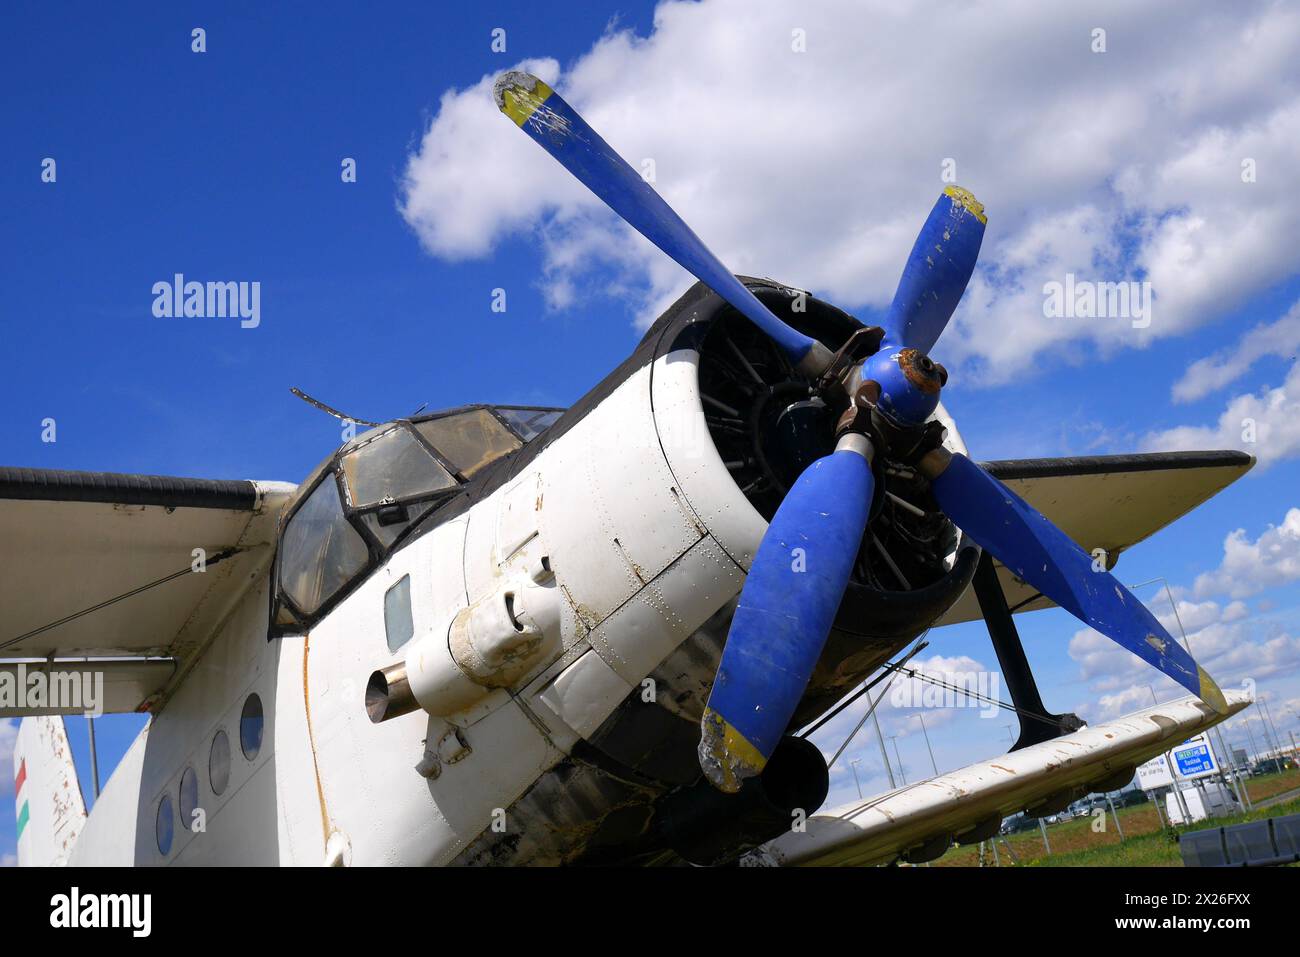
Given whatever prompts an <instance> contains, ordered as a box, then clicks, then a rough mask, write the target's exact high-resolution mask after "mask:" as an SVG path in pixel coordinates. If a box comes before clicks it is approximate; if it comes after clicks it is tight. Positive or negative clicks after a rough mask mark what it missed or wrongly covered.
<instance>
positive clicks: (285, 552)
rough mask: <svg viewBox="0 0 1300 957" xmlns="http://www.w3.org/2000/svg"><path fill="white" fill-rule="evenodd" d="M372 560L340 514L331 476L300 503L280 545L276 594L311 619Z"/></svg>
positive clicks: (364, 544)
mask: <svg viewBox="0 0 1300 957" xmlns="http://www.w3.org/2000/svg"><path fill="white" fill-rule="evenodd" d="M369 557H370V552H369V549H367V548H366V543H365V540H364V539H363V538H362V537H361V536H360V535H359V534H357V530H356V529H355V528H353V527H352V525H351V524H350V523H349V522H348V520H347V518H346V517H345V516H344V514H343V506H342V504H341V503H340V501H339V490H338V487H337V486H336V485H335V484H334V477H333V475H326V476H325V478H324V480H323V481H321V482H320V484H318V485H317V486H316V489H315V491H313V492H312V493H311V495H309V496H308V497H307V500H306V501H305V502H303V503H302V505H301V506H300V507H299V508H298V510H297V511H296V512H294V514H293V518H292V519H291V520H290V522H289V524H288V526H287V527H286V528H285V531H284V537H283V538H282V539H281V541H280V588H281V590H283V591H284V593H285V594H286V595H288V596H289V598H290V599H291V600H292V601H293V603H294V604H295V605H296V606H297V607H298V610H299V611H301V612H302V613H303V614H304V615H311V614H313V613H314V612H315V611H316V609H318V608H320V606H321V605H323V604H324V603H325V602H326V601H328V600H329V599H330V598H332V597H333V596H334V593H335V592H337V591H338V590H339V589H340V588H342V587H343V586H344V585H346V584H347V583H348V581H349V580H350V579H351V578H352V576H353V575H355V574H356V573H357V572H359V571H361V570H362V569H363V568H365V565H366V561H367V560H368V559H369Z"/></svg>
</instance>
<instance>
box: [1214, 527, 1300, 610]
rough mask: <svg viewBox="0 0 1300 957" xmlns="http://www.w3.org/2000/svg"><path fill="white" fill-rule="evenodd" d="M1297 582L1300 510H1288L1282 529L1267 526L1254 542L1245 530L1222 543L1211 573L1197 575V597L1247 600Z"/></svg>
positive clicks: (1237, 532) (1240, 530)
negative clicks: (1214, 596)
mask: <svg viewBox="0 0 1300 957" xmlns="http://www.w3.org/2000/svg"><path fill="white" fill-rule="evenodd" d="M1297 580H1300V508H1291V509H1288V510H1287V513H1286V516H1285V517H1284V518H1283V519H1282V524H1281V525H1270V526H1269V527H1268V528H1267V529H1266V530H1265V531H1263V532H1261V533H1260V535H1259V537H1258V538H1256V539H1255V540H1254V541H1253V542H1252V541H1251V540H1250V539H1249V538H1247V537H1246V530H1245V529H1244V528H1238V529H1235V530H1234V531H1232V532H1229V533H1228V535H1227V537H1226V538H1225V539H1224V540H1223V560H1222V561H1221V562H1220V563H1219V567H1218V568H1216V569H1215V570H1214V571H1211V572H1205V573H1204V574H1202V575H1198V576H1197V578H1196V582H1195V584H1194V585H1193V586H1192V587H1193V591H1194V592H1195V593H1196V595H1197V596H1198V597H1205V596H1209V595H1227V596H1229V597H1230V598H1246V597H1248V596H1250V595H1254V594H1257V593H1259V592H1261V591H1263V590H1264V589H1266V588H1272V587H1274V586H1276V585H1285V584H1287V583H1289V582H1293V581H1297Z"/></svg>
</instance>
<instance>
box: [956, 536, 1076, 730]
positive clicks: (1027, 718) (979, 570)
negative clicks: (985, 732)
mask: <svg viewBox="0 0 1300 957" xmlns="http://www.w3.org/2000/svg"><path fill="white" fill-rule="evenodd" d="M974 585H975V597H976V598H977V599H979V603H980V611H981V612H982V613H983V615H984V623H985V625H986V626H987V627H988V630H989V638H991V639H992V640H993V650H994V651H995V652H996V653H997V656H998V664H999V665H1001V667H1002V677H1003V678H1005V679H1006V682H1007V691H1008V692H1010V694H1011V701H1012V703H1013V704H1014V705H1015V706H1016V710H1017V713H1018V715H1019V718H1020V737H1019V738H1017V739H1016V743H1015V744H1014V745H1012V746H1011V750H1012V751H1019V750H1020V749H1021V748H1027V747H1029V746H1030V745H1031V744H1038V743H1040V742H1042V741H1050V740H1051V739H1052V738H1057V737H1060V736H1061V735H1063V734H1068V733H1069V732H1071V731H1077V730H1078V729H1079V728H1081V727H1083V722H1082V721H1080V720H1079V718H1078V717H1077V716H1076V715H1073V714H1051V713H1049V712H1048V710H1047V708H1045V707H1044V706H1043V699H1042V697H1041V696H1040V695H1039V693H1038V684H1037V682H1035V681H1034V673H1033V671H1031V670H1030V668H1029V659H1028V658H1026V657H1025V648H1024V645H1022V644H1021V643H1020V633H1019V632H1017V631H1016V623H1015V622H1014V621H1013V620H1012V618H1011V610H1010V609H1009V608H1008V607H1007V597H1006V595H1005V594H1004V593H1003V591H1002V585H1001V583H1000V582H999V581H998V574H997V572H996V571H995V570H994V568H993V559H992V557H991V556H990V555H989V553H988V552H984V553H983V554H981V555H980V560H979V564H978V565H977V566H975V579H974Z"/></svg>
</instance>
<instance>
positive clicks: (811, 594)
mask: <svg viewBox="0 0 1300 957" xmlns="http://www.w3.org/2000/svg"><path fill="white" fill-rule="evenodd" d="M872 455H873V451H872V448H871V443H870V442H869V441H867V439H866V438H865V437H863V436H861V435H856V434H852V433H851V434H849V435H846V436H845V437H844V438H842V439H841V440H840V441H839V443H838V444H837V445H836V449H835V451H834V452H832V453H831V454H830V455H827V456H825V457H823V458H820V459H818V460H817V461H816V462H814V463H813V464H812V465H810V466H808V468H807V469H805V470H804V472H803V474H802V475H800V476H799V478H798V480H797V481H796V482H795V484H794V486H793V487H792V488H791V489H790V491H789V493H788V494H787V495H786V497H785V499H784V500H783V501H782V502H781V506H780V508H778V509H777V511H776V515H774V516H773V517H772V523H771V525H769V526H768V529H767V532H766V534H765V535H764V536H763V541H762V542H761V543H759V546H758V551H757V552H756V553H755V555H754V563H753V565H752V566H751V567H750V570H749V576H748V577H747V578H746V579H745V586H744V588H743V589H742V590H741V593H740V604H739V606H738V607H737V608H736V614H735V617H734V618H733V619H732V622H731V631H730V633H729V634H728V636H727V644H726V647H725V648H724V649H723V652H722V663H721V664H720V665H719V667H718V673H717V676H716V677H715V678H714V681H713V689H712V691H711V692H710V693H709V703H708V706H707V707H706V708H705V711H704V720H703V721H702V722H701V729H702V735H701V738H700V767H701V768H703V769H704V773H705V775H706V776H707V777H708V779H709V780H710V781H711V782H712V783H713V784H714V786H716V787H717V788H719V789H720V790H723V791H728V792H734V791H738V790H739V789H740V786H741V784H742V783H743V781H744V779H745V778H748V777H752V776H754V775H756V774H758V773H759V772H760V771H762V770H763V766H764V765H765V764H766V763H767V759H768V758H769V757H770V756H771V754H772V752H773V751H774V750H775V749H776V746H777V743H778V742H779V741H780V740H781V738H782V736H783V735H784V734H785V731H786V728H787V727H788V726H789V724H790V718H791V717H792V716H793V715H794V711H795V708H796V707H797V706H798V704H799V700H800V699H801V698H802V697H803V694H804V690H805V689H806V688H807V687H808V679H809V678H810V677H812V672H813V667H814V666H815V665H816V664H817V659H818V657H819V656H820V655H821V652H822V647H823V646H824V645H825V644H826V637H827V635H829V634H830V630H831V624H832V622H834V620H835V613H836V611H837V610H838V609H839V607H840V601H841V600H842V599H843V597H844V589H845V588H846V587H847V585H848V581H849V573H850V572H851V571H852V570H853V562H854V560H855V559H856V557H857V554H858V549H859V547H860V546H861V544H862V535H863V533H864V532H865V531H866V526H867V516H868V513H869V511H870V508H871V495H872V491H873V490H874V486H875V479H874V478H873V476H872V474H871V457H872Z"/></svg>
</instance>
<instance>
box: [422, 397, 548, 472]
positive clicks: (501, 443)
mask: <svg viewBox="0 0 1300 957" xmlns="http://www.w3.org/2000/svg"><path fill="white" fill-rule="evenodd" d="M415 427H416V428H417V429H419V430H420V434H421V435H422V436H424V438H425V441H427V442H428V443H429V444H430V445H432V446H433V447H434V448H435V449H437V450H438V452H439V453H441V455H442V456H443V458H445V459H446V460H447V461H448V462H450V463H451V464H452V465H453V466H455V468H456V471H458V472H459V473H460V474H461V475H463V476H465V477H466V478H472V477H473V476H474V473H475V472H477V471H478V470H479V469H481V468H483V467H484V466H485V465H489V464H491V463H492V462H495V461H496V460H497V459H499V458H501V456H503V455H505V454H507V453H509V452H513V451H514V450H515V449H517V448H519V446H520V445H521V444H522V443H521V442H520V441H519V439H517V438H515V436H514V435H512V434H511V432H510V430H509V429H507V428H506V427H505V426H504V425H502V424H501V422H500V420H498V419H497V417H496V416H494V415H493V414H492V413H491V412H489V411H488V410H487V409H470V410H469V411H467V412H454V413H452V414H451V415H444V416H440V417H438V418H436V419H428V420H426V421H424V422H417V423H416V425H415Z"/></svg>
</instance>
